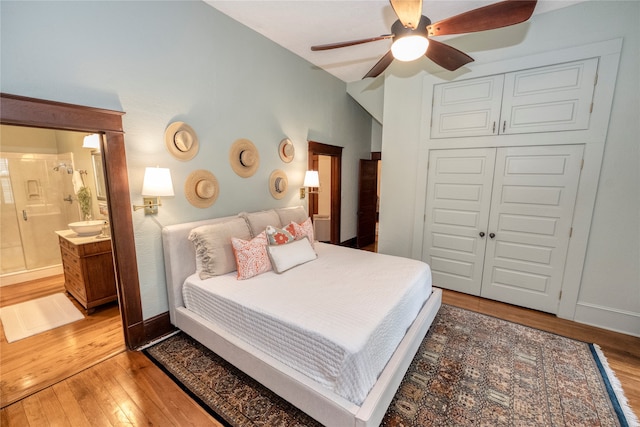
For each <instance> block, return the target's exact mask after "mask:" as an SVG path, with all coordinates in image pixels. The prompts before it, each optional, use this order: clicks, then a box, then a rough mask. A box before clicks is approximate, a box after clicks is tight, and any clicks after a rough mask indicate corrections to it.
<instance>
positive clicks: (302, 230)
mask: <svg viewBox="0 0 640 427" xmlns="http://www.w3.org/2000/svg"><path fill="white" fill-rule="evenodd" d="M289 226H290V227H293V229H294V231H295V234H294V236H296V240H300V239H302V238H303V237H306V238H308V239H309V242H310V243H311V246H312V247H313V246H314V245H313V244H314V242H315V241H316V240H315V238H314V235H313V223H312V222H311V218H307V219H306V220H305V221H304V222H301V223H300V224H297V223H295V222H292V223H291V224H289Z"/></svg>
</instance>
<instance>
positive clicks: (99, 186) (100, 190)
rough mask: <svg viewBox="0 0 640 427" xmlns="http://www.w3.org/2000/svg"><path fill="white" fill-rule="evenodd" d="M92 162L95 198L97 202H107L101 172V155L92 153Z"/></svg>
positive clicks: (102, 173)
mask: <svg viewBox="0 0 640 427" xmlns="http://www.w3.org/2000/svg"><path fill="white" fill-rule="evenodd" d="M91 160H93V177H94V178H95V183H96V198H97V199H98V200H107V190H106V186H105V184H104V171H103V170H102V153H101V152H99V151H94V152H92V153H91Z"/></svg>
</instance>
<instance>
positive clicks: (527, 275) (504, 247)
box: [481, 145, 583, 314]
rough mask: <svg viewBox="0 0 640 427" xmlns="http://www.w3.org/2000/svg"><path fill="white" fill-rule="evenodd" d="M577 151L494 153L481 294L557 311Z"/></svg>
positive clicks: (556, 148) (578, 161)
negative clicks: (494, 159) (491, 193)
mask: <svg viewBox="0 0 640 427" xmlns="http://www.w3.org/2000/svg"><path fill="white" fill-rule="evenodd" d="M582 152H583V146H582V145H569V146H546V147H508V148H500V149H498V151H497V155H496V166H495V174H494V181H493V196H492V203H491V214H490V218H489V228H488V234H487V236H488V238H487V239H486V241H487V249H486V256H485V259H486V261H485V265H484V275H483V279H482V292H481V296H483V297H486V298H491V299H496V300H500V301H504V302H508V303H511V304H516V305H520V306H525V307H529V308H533V309H536V310H541V311H546V312H549V313H554V314H555V313H556V312H557V309H558V303H559V300H560V290H561V288H562V278H563V275H564V266H565V258H566V253H567V248H568V246H569V237H570V233H571V223H572V219H573V209H574V205H575V200H576V193H577V189H578V182H579V179H580V168H581V163H582Z"/></svg>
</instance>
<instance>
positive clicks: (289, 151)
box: [278, 138, 296, 163]
mask: <svg viewBox="0 0 640 427" xmlns="http://www.w3.org/2000/svg"><path fill="white" fill-rule="evenodd" d="M278 154H279V155H280V158H281V159H282V161H283V162H285V163H291V161H292V160H293V157H294V156H295V154H296V149H295V147H294V146H293V142H291V140H290V139H289V138H285V139H283V140H282V141H280V145H279V146H278Z"/></svg>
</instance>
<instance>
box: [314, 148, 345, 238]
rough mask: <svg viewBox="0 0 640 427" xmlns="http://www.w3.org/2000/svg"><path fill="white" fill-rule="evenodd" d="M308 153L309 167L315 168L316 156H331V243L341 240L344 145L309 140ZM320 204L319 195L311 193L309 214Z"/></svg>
mask: <svg viewBox="0 0 640 427" xmlns="http://www.w3.org/2000/svg"><path fill="white" fill-rule="evenodd" d="M307 150H308V153H307V169H308V170H314V169H313V167H314V157H317V156H329V157H331V243H333V244H335V245H339V244H340V243H341V242H340V212H341V209H342V204H341V203H342V202H341V199H342V147H338V146H335V145H327V144H322V143H320V142H315V141H309V145H308V149H307ZM317 206H318V195H317V194H309V215H310V216H312V217H313V212H314V211H315V210H316V208H317Z"/></svg>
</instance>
